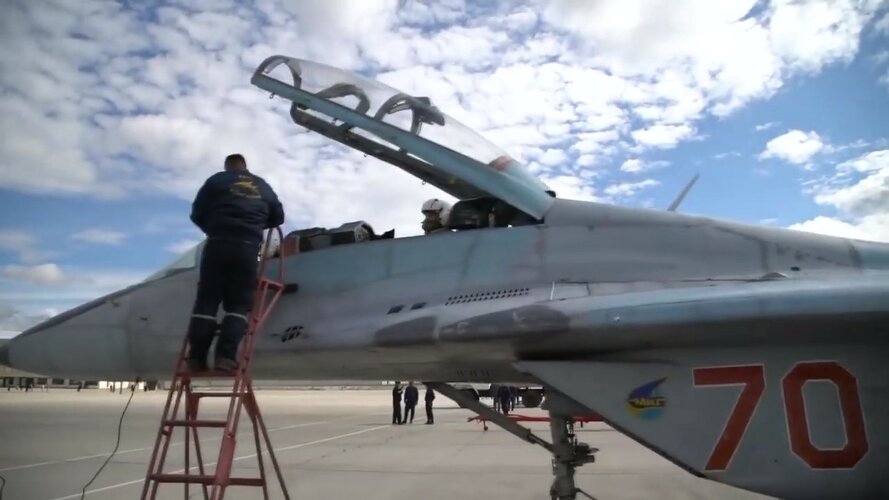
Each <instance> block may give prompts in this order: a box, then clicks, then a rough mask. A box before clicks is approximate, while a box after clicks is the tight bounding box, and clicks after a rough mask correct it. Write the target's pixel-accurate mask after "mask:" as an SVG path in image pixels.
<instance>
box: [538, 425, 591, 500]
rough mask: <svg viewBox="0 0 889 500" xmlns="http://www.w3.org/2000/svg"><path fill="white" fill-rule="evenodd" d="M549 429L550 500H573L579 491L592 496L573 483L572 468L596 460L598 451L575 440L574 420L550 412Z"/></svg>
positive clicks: (588, 496)
mask: <svg viewBox="0 0 889 500" xmlns="http://www.w3.org/2000/svg"><path fill="white" fill-rule="evenodd" d="M549 429H550V433H551V434H552V438H553V445H552V450H551V451H552V454H553V476H554V478H553V484H552V486H551V487H550V489H549V495H550V498H552V500H574V499H575V498H577V494H578V493H581V494H582V495H584V496H586V497H587V498H591V499H592V498H593V497H592V496H590V495H589V494H588V493H587V492H585V491H583V490H581V489H580V488H578V487H577V486H575V485H574V469H575V468H576V467H578V466H581V465H583V464H587V463H593V462H595V461H596V456H595V453H596V452H597V451H599V450H598V449H596V448H591V447H590V446H589V445H588V444H586V443H581V442H579V441H578V440H577V435H575V434H574V422H573V421H572V420H571V419H570V418H566V417H560V416H556V415H552V414H550V420H549Z"/></svg>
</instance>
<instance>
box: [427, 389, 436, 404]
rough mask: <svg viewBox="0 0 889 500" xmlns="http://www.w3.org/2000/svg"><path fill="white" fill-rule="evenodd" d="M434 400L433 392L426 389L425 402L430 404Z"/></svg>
mask: <svg viewBox="0 0 889 500" xmlns="http://www.w3.org/2000/svg"><path fill="white" fill-rule="evenodd" d="M433 400H435V391H433V390H432V389H426V402H427V403H430V402H432V401H433Z"/></svg>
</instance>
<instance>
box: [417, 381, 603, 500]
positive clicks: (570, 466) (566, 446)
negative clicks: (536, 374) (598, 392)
mask: <svg viewBox="0 0 889 500" xmlns="http://www.w3.org/2000/svg"><path fill="white" fill-rule="evenodd" d="M423 385H425V386H426V387H432V389H434V390H435V391H437V392H440V393H441V394H444V395H445V396H447V397H449V398H451V399H452V400H454V401H455V402H456V403H457V404H458V405H460V406H461V407H463V408H466V409H469V410H472V411H474V412H475V413H477V414H478V415H479V416H481V417H483V418H484V419H486V420H489V421H491V422H493V423H495V424H497V425H498V426H500V427H502V428H503V429H504V430H506V431H509V432H510V433H512V434H514V435H516V436H518V437H519V438H521V439H523V440H524V441H527V442H529V443H532V444H536V445H539V446H542V447H544V448H546V449H547V450H548V451H549V452H550V453H552V455H553V462H552V464H553V465H552V466H553V476H554V479H553V483H552V486H551V487H550V497H551V498H552V500H575V499H576V498H577V494H578V493H580V494H581V495H584V496H585V497H587V498H591V499H592V498H593V497H591V496H590V495H589V494H588V493H586V492H585V491H583V490H581V489H580V488H578V487H577V486H576V485H575V484H574V469H575V468H577V467H579V466H581V465H583V464H587V463H592V462H595V460H596V457H595V453H596V452H597V451H599V450H598V449H596V448H591V447H590V446H589V445H587V444H586V443H581V442H579V441H578V440H577V436H576V435H575V434H574V421H573V420H572V419H571V417H570V416H568V415H566V412H559V411H556V410H555V408H551V409H550V410H549V415H550V420H549V426H550V433H551V435H552V440H553V442H552V444H550V443H548V442H546V441H545V440H544V439H542V438H540V437H538V436H537V435H535V434H534V433H533V432H531V429H528V428H527V427H524V426H521V425H519V424H518V423H516V422H515V421H514V420H512V419H510V418H509V417H508V416H506V415H503V414H502V413H499V412H496V411H494V410H493V409H492V408H490V407H489V406H486V405H484V404H482V403H481V402H479V401H478V399H476V398H473V397H472V396H470V395H468V394H466V393H465V392H464V391H461V390H460V389H457V388H455V387H453V386H451V385H450V384H446V383H444V382H423ZM556 401H558V398H557V399H556ZM568 413H570V412H568ZM574 414H577V413H574Z"/></svg>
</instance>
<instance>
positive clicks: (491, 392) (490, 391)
mask: <svg viewBox="0 0 889 500" xmlns="http://www.w3.org/2000/svg"><path fill="white" fill-rule="evenodd" d="M451 385H453V386H454V387H456V388H457V389H460V390H461V391H464V392H466V393H467V394H470V395H471V396H472V397H473V398H475V399H476V400H477V399H479V398H492V399H493V398H494V397H495V396H496V395H497V394H496V392H497V388H498V387H499V386H498V385H496V384H475V383H469V382H454V383H451ZM515 387H517V389H518V390H519V400H520V401H521V403H522V406H524V407H525V408H536V407H538V406H540V403H542V402H543V386H539V385H537V386H525V385H520V386H515Z"/></svg>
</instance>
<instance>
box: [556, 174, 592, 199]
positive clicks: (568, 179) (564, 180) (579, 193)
mask: <svg viewBox="0 0 889 500" xmlns="http://www.w3.org/2000/svg"><path fill="white" fill-rule="evenodd" d="M541 180H542V181H543V182H545V183H546V185H547V186H549V187H550V189H551V190H553V191H555V193H556V196H557V197H559V198H563V199H567V200H582V201H603V200H602V198H600V197H599V196H597V195H596V190H595V188H594V187H593V185H592V183H591V182H589V181H585V180H583V179H581V178H579V177H573V176H569V175H560V176H556V177H543V178H542V179H541Z"/></svg>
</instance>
